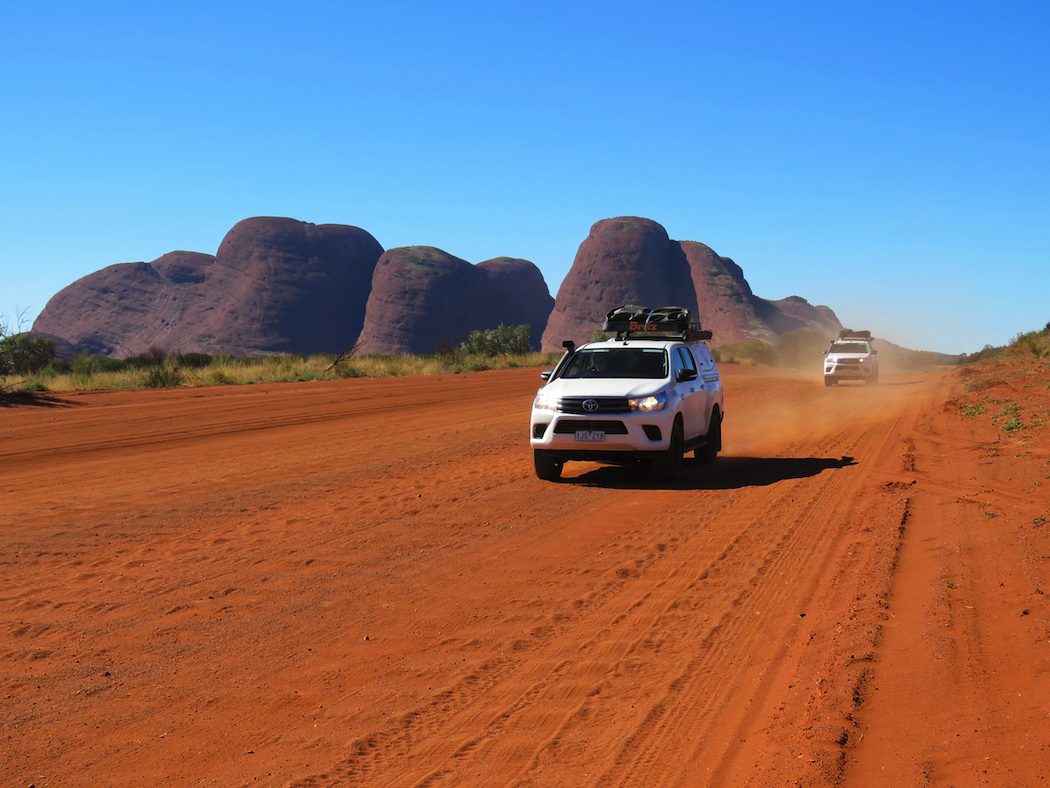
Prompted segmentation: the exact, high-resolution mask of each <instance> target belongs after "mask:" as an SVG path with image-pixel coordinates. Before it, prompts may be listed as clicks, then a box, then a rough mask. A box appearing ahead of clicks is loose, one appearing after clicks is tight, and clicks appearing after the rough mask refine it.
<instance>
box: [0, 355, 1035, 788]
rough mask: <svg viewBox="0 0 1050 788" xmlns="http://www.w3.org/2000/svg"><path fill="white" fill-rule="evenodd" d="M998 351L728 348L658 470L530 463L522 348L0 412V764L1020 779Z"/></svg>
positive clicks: (534, 781)
mask: <svg viewBox="0 0 1050 788" xmlns="http://www.w3.org/2000/svg"><path fill="white" fill-rule="evenodd" d="M1022 369H1028V370H1029V372H1030V373H1031V374H1028V373H1025V374H1020V373H1017V372H1016V371H1012V370H1004V371H1003V373H1002V374H1003V375H1004V376H1005V378H1007V379H1008V382H1009V388H1004V387H999V388H998V389H991V390H988V391H986V392H982V393H981V394H980V395H973V394H965V393H964V391H963V389H962V385H961V383H960V381H959V379H958V376H957V375H956V374H955V373H949V372H945V373H937V374H933V375H929V376H925V377H924V376H911V377H903V376H898V377H892V376H890V377H889V378H888V379H887V380H886V381H885V383H886V385H882V386H879V387H876V388H865V387H856V386H850V387H847V386H841V387H838V388H835V389H825V388H824V387H823V386H822V385H821V384H820V382H819V381H814V380H806V379H802V378H799V377H797V376H791V375H787V374H784V373H778V372H776V371H770V370H759V369H748V368H738V367H731V366H730V367H726V368H725V369H724V372H725V378H726V383H725V385H726V422H725V443H726V446H725V449H726V450H725V452H724V454H723V456H722V457H720V459H719V460H718V462H717V463H716V464H715V465H714V466H710V467H701V466H694V465H692V463H687V468H688V471H687V473H686V474H685V476H684V478H683V479H682V480H681V481H680V482H679V483H676V484H674V485H671V486H666V485H660V484H658V483H656V482H654V481H652V480H651V479H650V478H649V477H647V476H645V475H644V474H640V473H638V472H637V471H632V470H628V469H621V468H603V467H600V466H597V465H592V464H575V465H574V464H570V465H569V466H568V470H567V474H566V475H567V477H569V478H568V479H567V480H566V481H564V482H562V483H560V484H551V483H545V482H541V481H539V480H538V479H536V478H535V476H534V474H533V471H532V463H531V456H530V451H529V449H528V443H527V432H528V410H529V404H530V402H531V398H532V396H533V393H534V392H535V390H536V388H537V386H538V385H539V383H540V380H539V377H538V376H537V370H524V371H509V372H486V373H476V374H470V375H458V376H455V375H449V376H443V377H418V378H402V379H386V380H347V381H340V382H332V383H309V384H305V383H304V384H279V385H256V386H237V387H225V388H209V389H187V390H174V391H162V392H146V391H140V392H126V393H122V392H103V393H84V394H73V395H55V396H54V397H52V398H51V399H50V400H49V401H48V403H47V404H42V405H35V406H28V405H18V406H8V407H2V408H0V567H2V571H0V682H2V685H0V784H2V785H4V786H8V785H10V786H35V788H43V787H44V786H63V788H68V787H70V786H90V787H91V788H97V786H136V787H137V788H138V787H140V786H144V785H164V786H199V785H218V786H249V785H250V786H256V785H258V786H288V785H293V786H355V785H367V786H423V785H426V786H493V785H501V786H511V785H517V786H570V785H571V786H646V787H647V788H651V787H652V786H661V787H663V786H755V787H756V788H758V787H762V788H766V787H768V786H794V785H801V786H848V787H850V788H877V787H878V786H887V787H890V786H893V787H894V788H899V787H900V786H922V785H940V786H977V785H981V786H984V785H988V786H1034V785H1041V784H1044V783H1046V782H1047V781H1048V778H1050V746H1048V745H1050V677H1048V667H1050V640H1048V635H1050V628H1048V621H1050V605H1048V603H1047V594H1050V577H1048V564H1047V558H1048V557H1050V536H1048V533H1050V530H1048V529H1050V523H1046V522H1044V521H1043V520H1042V519H1041V518H1044V517H1045V518H1047V519H1050V506H1048V495H1047V490H1048V489H1050V482H1047V476H1048V472H1050V466H1048V465H1047V462H1048V446H1050V441H1048V439H1047V430H1046V428H1045V426H1044V427H1040V426H1038V425H1036V424H1034V422H1033V423H1032V425H1031V426H1029V427H1027V428H1025V429H1022V430H1017V431H1014V432H1004V431H1002V430H1001V424H1002V419H1001V418H1000V419H998V422H999V424H998V426H997V425H996V424H993V423H992V417H993V416H994V412H993V411H994V408H997V407H1001V406H1000V405H998V404H989V405H988V406H987V408H988V412H987V413H986V414H984V415H983V416H978V417H975V418H963V417H962V416H961V415H960V413H959V411H958V408H957V404H958V403H957V401H956V400H958V398H960V397H963V398H964V400H963V401H965V402H976V401H979V400H981V399H982V398H984V397H993V398H995V399H997V400H999V401H1007V400H1009V401H1016V402H1022V401H1023V402H1024V407H1025V408H1026V411H1025V412H1026V413H1029V414H1036V413H1040V412H1041V413H1043V414H1044V416H1045V415H1047V406H1048V405H1050V397H1048V392H1047V391H1046V389H1045V380H1046V377H1045V372H1042V373H1040V375H1041V377H1040V375H1036V374H1035V373H1034V371H1032V367H1031V365H1029V367H1026V368H1022ZM1024 398H1029V399H1024ZM1044 485H1046V486H1044ZM1043 592H1046V593H1043Z"/></svg>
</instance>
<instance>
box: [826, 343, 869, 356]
mask: <svg viewBox="0 0 1050 788" xmlns="http://www.w3.org/2000/svg"><path fill="white" fill-rule="evenodd" d="M828 352H829V353H867V352H868V346H867V345H866V344H864V343H863V342H832V343H831V350H829V351H828Z"/></svg>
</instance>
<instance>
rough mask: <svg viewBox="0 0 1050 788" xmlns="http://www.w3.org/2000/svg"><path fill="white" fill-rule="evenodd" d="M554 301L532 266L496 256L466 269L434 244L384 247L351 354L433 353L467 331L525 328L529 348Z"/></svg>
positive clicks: (536, 270)
mask: <svg viewBox="0 0 1050 788" xmlns="http://www.w3.org/2000/svg"><path fill="white" fill-rule="evenodd" d="M553 305H554V299H553V298H552V297H551V295H550V291H549V290H548V289H547V284H546V282H544V280H543V275H542V274H541V273H540V270H539V268H537V267H536V266H535V265H534V264H533V263H531V262H529V261H528V260H518V259H514V258H510V257H497V258H495V259H493V260H485V261H484V262H481V263H478V264H477V265H471V264H470V263H468V262H467V261H465V260H461V259H460V258H458V257H453V256H452V255H450V254H448V253H447V252H444V251H442V250H441V249H435V248H434V247H432V246H408V247H401V248H397V249H389V250H387V251H386V252H385V253H384V254H383V256H382V257H380V258H379V262H378V264H377V265H376V268H375V275H374V276H373V277H372V294H371V295H370V296H369V299H368V305H367V308H366V310H365V321H364V328H363V329H362V331H361V337H360V339H359V341H358V347H357V352H358V354H361V355H367V354H390V353H411V354H424V353H434V352H435V351H436V350H438V349H440V347H441V345H443V344H444V345H448V346H451V347H455V346H456V345H457V344H458V343H459V342H461V341H462V340H463V339H464V338H465V337H466V335H467V334H468V333H470V332H471V331H475V330H486V329H490V328H496V327H497V326H498V325H499V324H500V323H504V324H506V325H521V324H528V325H529V326H531V327H532V337H533V344H534V345H535V346H537V347H538V346H539V339H540V337H541V336H542V335H543V331H544V329H545V328H546V325H547V316H548V315H549V314H550V311H551V308H552V307H553Z"/></svg>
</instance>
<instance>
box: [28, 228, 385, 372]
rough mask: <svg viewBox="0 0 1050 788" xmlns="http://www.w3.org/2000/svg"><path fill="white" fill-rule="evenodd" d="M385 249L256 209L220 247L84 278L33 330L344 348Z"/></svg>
mask: <svg viewBox="0 0 1050 788" xmlns="http://www.w3.org/2000/svg"><path fill="white" fill-rule="evenodd" d="M382 252H383V249H382V247H381V246H380V245H379V243H378V242H377V241H376V240H375V239H374V238H373V237H372V236H371V235H370V234H369V233H367V232H365V231H364V230H362V229H360V228H357V227H351V226H348V225H337V224H327V225H314V224H308V223H306V222H300V221H297V220H295V219H285V218H276V217H257V218H253V219H245V220H244V221H242V222H239V223H238V224H236V225H235V226H234V227H233V229H231V230H230V231H229V232H228V233H227V234H226V237H225V238H224V239H223V241H222V243H221V244H220V245H219V249H218V251H217V252H216V254H215V256H212V255H207V254H201V253H198V252H170V253H168V254H166V255H164V256H162V257H159V258H157V259H156V260H154V261H153V262H152V263H120V264H117V265H111V266H108V267H107V268H104V269H102V270H101V271H96V272H95V273H93V274H89V275H88V276H85V277H84V278H82V279H79V280H78V281H76V282H74V283H73V284H71V285H69V286H68V287H66V288H65V289H63V290H62V291H60V292H59V293H58V294H56V295H55V296H54V297H53V298H52V299H51V300H50V301H49V302H48V304H47V306H46V307H45V308H44V310H43V311H42V312H41V313H40V316H39V317H38V318H37V320H36V321H35V323H34V324H33V330H34V331H35V332H42V333H47V334H50V335H54V336H60V337H63V338H65V339H66V340H68V341H69V342H70V343H71V344H72V345H73V346H74V347H76V348H77V349H78V350H87V351H88V352H90V353H100V354H103V355H108V356H115V357H126V356H133V355H137V354H140V353H144V352H146V351H147V350H149V349H150V348H152V347H159V348H163V349H165V350H168V351H182V352H191V351H199V352H207V353H218V352H225V353H232V354H234V355H253V354H260V353H262V354H266V353H320V352H338V351H340V350H342V349H343V348H345V347H346V346H348V345H350V344H352V343H353V342H354V341H355V340H356V339H357V337H358V335H359V334H360V332H361V328H362V326H363V324H364V312H365V304H366V303H367V301H368V296H369V293H370V291H371V281H372V272H373V269H374V268H375V264H376V262H377V261H378V259H379V256H380V255H381V254H382Z"/></svg>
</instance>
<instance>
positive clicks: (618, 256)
mask: <svg viewBox="0 0 1050 788" xmlns="http://www.w3.org/2000/svg"><path fill="white" fill-rule="evenodd" d="M621 304H646V305H649V306H669V305H674V306H681V307H685V308H686V309H688V310H689V311H690V313H691V314H693V315H694V316H695V317H696V318H697V319H699V320H700V322H701V323H702V324H703V326H704V328H709V329H711V330H712V332H713V333H714V340H713V342H712V344H713V345H716V346H717V345H726V344H734V343H737V342H743V341H746V340H749V339H760V340H763V341H765V342H774V341H776V339H777V337H779V336H782V335H783V334H785V333H787V332H788V331H793V330H795V329H798V328H806V327H814V328H819V329H820V330H822V331H826V332H827V333H829V334H831V333H834V332H835V331H837V330H838V329H839V328H841V325H840V324H839V322H838V319H837V318H836V317H835V314H834V312H832V311H831V310H830V309H829V308H828V307H823V306H818V307H814V306H811V305H810V304H809V303H808V302H806V301H805V300H804V299H802V298H799V297H798V296H792V297H790V298H787V299H784V300H783V301H768V300H766V299H763V298H759V297H758V296H756V295H755V294H754V293H752V292H751V287H750V286H749V285H748V283H747V281H746V280H745V279H744V273H743V270H742V269H741V268H740V266H738V265H737V264H736V263H734V262H733V261H732V260H730V259H729V258H728V257H720V256H719V255H718V254H716V253H715V252H714V251H713V250H712V249H711V248H710V247H708V246H706V245H704V244H702V243H698V242H695V241H674V240H671V239H670V238H668V236H667V231H666V230H664V228H663V227H661V226H660V225H659V224H657V223H656V222H654V221H652V220H650V219H642V218H638V217H634V216H623V217H619V218H615V219H605V220H603V221H600V222H597V223H595V224H594V226H593V227H591V232H590V234H589V235H588V236H587V238H586V239H585V240H584V241H583V243H582V244H580V248H579V251H578V252H577V253H576V259H575V260H574V262H573V265H572V268H571V269H570V271H569V274H568V276H566V277H565V280H564V281H563V282H562V285H561V289H560V290H559V291H558V296H557V298H556V300H555V304H554V311H553V312H552V313H551V317H550V319H549V320H548V322H547V330H546V332H545V333H544V335H543V340H542V348H543V350H545V351H557V350H560V349H561V343H562V341H563V340H566V339H571V340H573V341H574V342H576V343H580V342H585V341H588V340H590V339H591V337H592V336H593V334H594V331H595V330H596V329H598V328H600V327H601V324H602V321H603V320H604V318H605V315H606V314H607V313H608V312H609V310H610V309H613V308H614V307H617V306H620V305H621Z"/></svg>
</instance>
